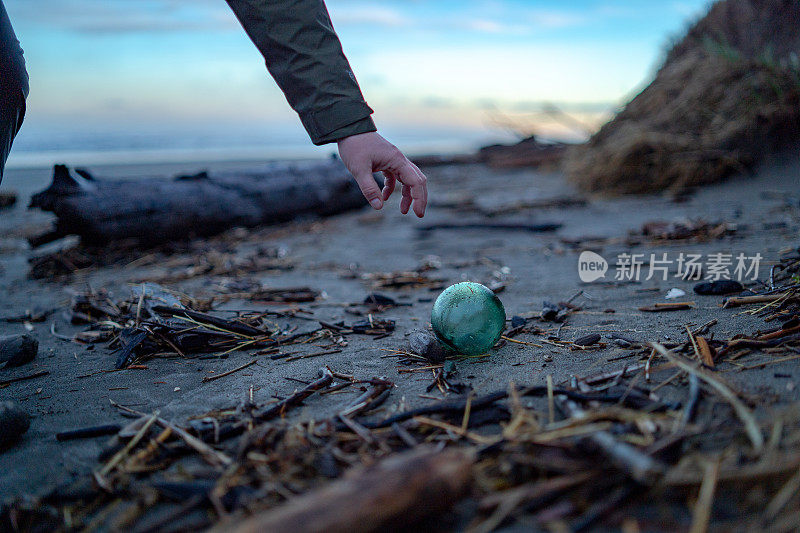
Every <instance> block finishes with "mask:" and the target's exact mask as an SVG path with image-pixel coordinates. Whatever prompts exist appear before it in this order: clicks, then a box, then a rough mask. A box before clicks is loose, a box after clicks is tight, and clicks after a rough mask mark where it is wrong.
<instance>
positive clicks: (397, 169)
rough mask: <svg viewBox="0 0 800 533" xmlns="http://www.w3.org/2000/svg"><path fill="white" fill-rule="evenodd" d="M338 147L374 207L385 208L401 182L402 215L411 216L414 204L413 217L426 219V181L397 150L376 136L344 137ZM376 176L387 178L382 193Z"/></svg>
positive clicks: (418, 170)
mask: <svg viewBox="0 0 800 533" xmlns="http://www.w3.org/2000/svg"><path fill="white" fill-rule="evenodd" d="M338 145H339V155H340V156H341V158H342V162H343V163H344V165H345V166H346V167H347V169H348V170H349V171H350V173H351V174H353V177H354V178H355V179H356V182H358V186H359V187H360V188H361V192H362V193H364V197H365V198H366V199H367V201H368V202H369V204H370V205H371V206H372V207H374V208H375V209H380V208H382V207H383V203H384V202H385V201H386V200H388V199H389V197H390V196H391V195H392V193H393V192H394V189H395V185H396V184H397V182H398V181H399V182H400V184H401V185H402V193H401V194H402V199H401V200H400V212H401V213H403V214H404V215H405V214H406V213H408V210H409V208H410V207H411V205H412V202H413V205H414V213H415V214H416V215H417V216H418V217H420V218H422V217H423V216H424V215H425V205H426V204H427V203H428V185H427V178H426V177H425V174H423V173H422V171H421V170H420V169H418V168H417V166H416V165H415V164H414V163H412V162H411V161H409V160H408V158H406V156H404V155H403V152H401V151H400V150H398V149H397V147H395V146H394V145H393V144H391V143H390V142H389V141H387V140H386V139H384V138H383V137H381V136H380V135H378V133H376V132H371V133H361V134H359V135H353V136H351V137H345V138H344V139H340V140H339V141H338ZM373 172H383V175H384V176H385V177H386V179H385V181H384V186H383V190H381V189H380V188H379V187H378V183H377V182H376V181H375V178H374V177H373V176H372V173H373Z"/></svg>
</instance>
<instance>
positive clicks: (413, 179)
mask: <svg viewBox="0 0 800 533" xmlns="http://www.w3.org/2000/svg"><path fill="white" fill-rule="evenodd" d="M397 174H398V176H397V177H398V179H399V180H400V181H401V182H402V183H403V185H404V187H403V201H405V200H406V197H405V188H406V186H407V187H409V188H410V192H409V195H410V196H411V199H412V200H413V203H414V214H415V215H417V216H418V217H419V218H422V217H423V216H425V207H426V206H427V204H428V183H427V181H428V180H427V178H426V177H425V174H423V173H422V171H420V169H418V168H417V166H416V165H414V164H413V163H412V162H411V161H408V160H406V162H405V164H404V165H403V166H402V167H400V170H399V171H398V172H397ZM401 206H402V203H401ZM407 212H408V209H406V211H404V212H403V214H405V213H407Z"/></svg>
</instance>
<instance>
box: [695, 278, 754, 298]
mask: <svg viewBox="0 0 800 533" xmlns="http://www.w3.org/2000/svg"><path fill="white" fill-rule="evenodd" d="M743 290H744V287H743V286H742V284H741V283H739V282H738V281H736V280H732V279H718V280H716V281H703V282H701V283H698V284H697V285H695V286H694V292H695V293H696V294H701V295H717V296H718V295H720V294H733V293H735V292H742V291H743Z"/></svg>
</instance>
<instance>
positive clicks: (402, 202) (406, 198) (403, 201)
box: [400, 185, 411, 215]
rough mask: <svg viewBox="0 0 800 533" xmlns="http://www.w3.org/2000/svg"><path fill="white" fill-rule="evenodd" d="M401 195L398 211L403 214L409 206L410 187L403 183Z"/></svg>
mask: <svg viewBox="0 0 800 533" xmlns="http://www.w3.org/2000/svg"><path fill="white" fill-rule="evenodd" d="M402 195H403V197H402V198H401V199H400V212H401V213H403V214H404V215H405V214H407V213H408V208H409V207H411V187H409V186H408V185H403V192H402Z"/></svg>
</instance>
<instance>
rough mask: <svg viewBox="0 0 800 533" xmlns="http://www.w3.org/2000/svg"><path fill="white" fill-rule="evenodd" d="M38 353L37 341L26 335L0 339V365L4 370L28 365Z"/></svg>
mask: <svg viewBox="0 0 800 533" xmlns="http://www.w3.org/2000/svg"><path fill="white" fill-rule="evenodd" d="M38 351H39V341H37V340H36V339H35V338H34V337H33V336H31V335H28V334H27V333H23V334H18V335H4V336H1V337H0V364H5V366H6V368H10V367H13V366H22V365H24V364H26V363H30V362H31V361H33V359H34V358H35V357H36V354H37V353H38Z"/></svg>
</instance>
